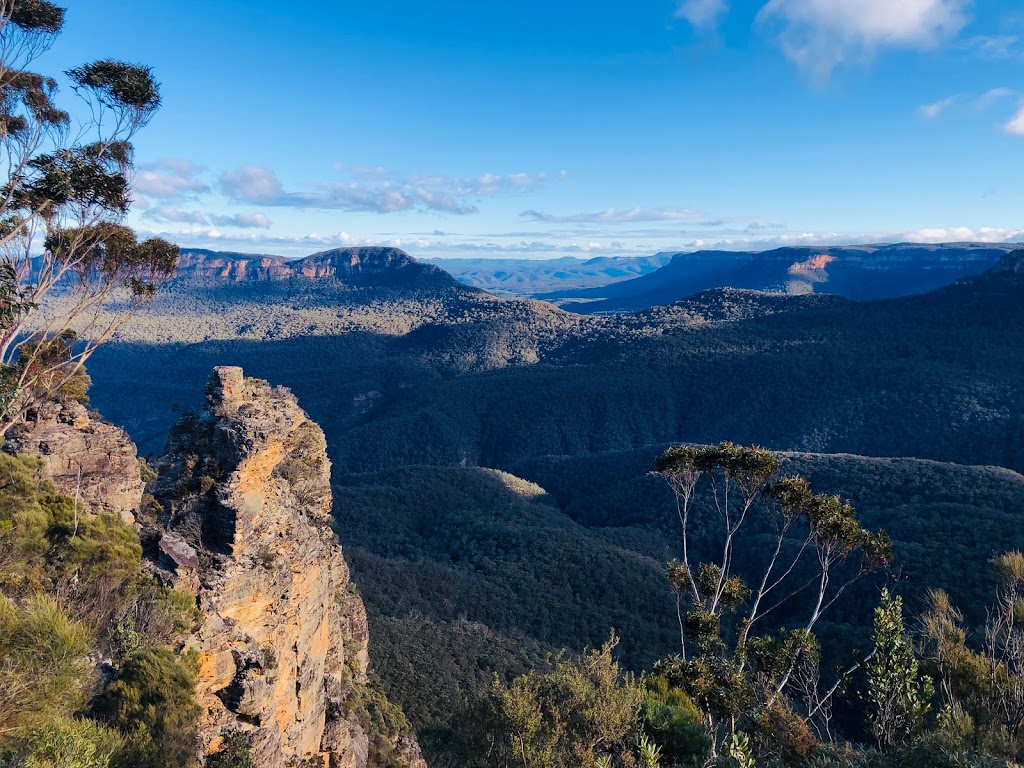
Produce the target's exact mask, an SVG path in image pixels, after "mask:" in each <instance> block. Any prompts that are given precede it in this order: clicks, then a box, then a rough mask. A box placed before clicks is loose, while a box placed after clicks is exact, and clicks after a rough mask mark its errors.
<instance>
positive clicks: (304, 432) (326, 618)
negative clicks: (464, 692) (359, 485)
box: [142, 368, 424, 768]
mask: <svg viewBox="0 0 1024 768" xmlns="http://www.w3.org/2000/svg"><path fill="white" fill-rule="evenodd" d="M156 466H157V470H158V471H159V473H160V475H159V479H158V480H157V481H156V482H155V483H154V486H153V488H152V492H153V494H154V496H155V498H156V501H157V502H158V504H151V505H150V508H149V513H148V514H149V515H150V517H148V519H143V520H142V524H143V541H144V544H145V545H146V550H147V557H148V559H149V562H150V567H151V568H152V570H153V571H154V573H155V574H156V575H157V576H158V578H160V579H161V580H162V581H164V582H165V583H167V584H170V585H173V586H174V587H175V588H177V589H182V590H187V591H190V592H191V593H193V594H195V595H196V598H197V602H198V606H199V608H200V610H201V613H202V616H203V619H202V622H201V624H200V626H199V627H198V628H197V629H195V630H194V631H193V632H192V634H191V636H190V637H189V638H188V641H187V643H186V647H187V648H188V649H190V650H194V651H195V652H196V653H197V654H198V660H199V676H198V690H197V694H198V699H199V703H200V705H201V706H202V708H203V715H202V719H201V722H200V732H201V740H202V750H203V752H204V753H207V754H209V753H211V752H215V751H217V750H218V748H219V746H220V744H221V742H222V738H223V735H224V734H225V732H226V731H227V730H230V729H241V730H243V731H245V732H246V733H247V735H248V736H249V737H250V740H251V742H252V745H253V756H254V758H255V760H256V763H257V765H258V766H260V768H270V767H274V768H277V767H278V766H285V765H293V764H297V763H298V762H300V761H304V760H308V759H312V761H313V763H312V764H316V765H323V766H330V768H364V766H366V765H367V763H368V759H369V757H370V753H371V752H372V751H373V750H374V749H378V750H380V749H381V748H382V747H381V745H380V743H379V742H380V741H381V738H382V734H380V733H379V732H378V730H379V729H376V730H375V726H374V724H373V723H372V722H368V720H367V717H366V707H365V706H363V705H361V702H365V700H366V697H367V695H368V693H367V691H368V690H369V689H368V688H367V685H368V683H369V680H368V677H367V665H368V655H367V640H368V637H367V635H368V633H367V622H366V613H365V609H364V607H363V604H362V601H361V599H360V598H359V597H358V595H357V594H356V592H355V590H354V588H353V585H352V584H351V582H350V580H349V573H348V568H347V566H346V564H345V561H344V559H343V557H342V553H341V548H340V546H339V545H338V543H337V540H336V538H335V536H334V533H333V532H332V529H331V527H330V522H331V518H330V509H331V490H330V463H329V461H328V459H327V453H326V443H325V440H324V436H323V432H322V431H321V430H320V428H319V427H318V426H317V425H316V424H314V423H313V422H311V421H310V420H309V419H308V418H307V416H306V414H305V413H304V412H303V411H302V410H301V408H299V406H298V404H297V402H296V400H295V398H294V396H293V395H292V394H291V393H290V392H289V391H288V390H286V389H283V388H272V387H270V385H268V384H267V383H266V382H264V381H259V380H256V379H247V378H245V377H244V376H243V373H242V370H241V369H240V368H218V369H216V370H215V372H214V375H213V376H212V378H211V379H210V382H209V385H208V392H207V403H206V408H205V410H204V411H203V412H202V413H200V414H198V415H194V416H189V417H186V418H185V419H183V420H182V421H181V422H180V423H179V424H178V425H177V426H176V427H175V428H174V430H173V432H172V434H171V438H170V440H169V442H168V447H167V452H166V455H165V456H164V457H163V458H162V459H160V461H159V462H158V463H157V465H156ZM144 517H145V516H144ZM376 695H378V696H379V694H376ZM383 738H384V741H386V742H387V744H386V745H385V748H386V751H388V752H389V755H388V758H389V759H390V760H391V761H392V762H391V763H389V764H392V765H408V766H423V765H424V764H423V762H422V758H421V757H420V754H419V749H418V747H417V746H416V743H415V740H414V739H413V738H412V736H411V734H409V733H408V732H395V733H389V734H383Z"/></svg>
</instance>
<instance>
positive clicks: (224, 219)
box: [210, 213, 271, 229]
mask: <svg viewBox="0 0 1024 768" xmlns="http://www.w3.org/2000/svg"><path fill="white" fill-rule="evenodd" d="M210 221H211V222H213V223H214V224H216V225H217V226H219V227H240V228H242V229H270V226H271V221H270V219H269V218H267V216H266V215H265V214H262V213H236V214H233V215H230V216H220V215H217V214H212V215H211V216H210Z"/></svg>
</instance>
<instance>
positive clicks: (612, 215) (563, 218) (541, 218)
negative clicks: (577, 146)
mask: <svg viewBox="0 0 1024 768" xmlns="http://www.w3.org/2000/svg"><path fill="white" fill-rule="evenodd" d="M520 215H521V216H523V217H524V218H526V219H529V220H530V221H537V222H543V223H545V224H624V223H630V222H641V221H643V222H649V221H683V220H693V219H699V218H701V217H703V216H704V215H705V214H703V213H702V212H701V211H697V210H693V209H690V208H628V209H621V210H620V209H617V208H608V209H606V210H604V211H596V212H594V213H575V214H569V215H557V214H553V213H545V212H543V211H523V212H522V213H521V214H520Z"/></svg>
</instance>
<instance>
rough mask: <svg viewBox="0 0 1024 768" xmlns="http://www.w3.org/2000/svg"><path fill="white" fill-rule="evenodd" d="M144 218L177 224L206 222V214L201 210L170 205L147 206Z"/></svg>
mask: <svg viewBox="0 0 1024 768" xmlns="http://www.w3.org/2000/svg"><path fill="white" fill-rule="evenodd" d="M142 218H144V219H149V220H150V221H163V222H169V223H176V224H206V223H208V222H207V220H206V216H204V215H203V214H202V213H201V212H200V211H183V210H180V209H178V208H175V207H173V206H170V205H158V206H155V207H153V208H147V209H146V211H145V213H143V214H142Z"/></svg>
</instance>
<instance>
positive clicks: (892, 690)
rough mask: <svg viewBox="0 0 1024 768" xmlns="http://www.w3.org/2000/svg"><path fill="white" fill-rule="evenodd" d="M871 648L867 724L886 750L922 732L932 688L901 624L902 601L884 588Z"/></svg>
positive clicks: (868, 673) (868, 667) (868, 674)
mask: <svg viewBox="0 0 1024 768" xmlns="http://www.w3.org/2000/svg"><path fill="white" fill-rule="evenodd" d="M874 645H875V647H874V652H873V653H872V654H871V658H870V659H869V660H868V661H867V665H866V667H867V678H868V690H867V705H868V721H869V722H870V725H871V733H872V735H873V736H874V738H875V742H876V743H877V744H878V747H879V749H882V750H888V749H890V748H892V747H893V746H894V745H895V744H899V743H901V742H906V741H908V740H910V739H911V738H913V737H914V736H916V735H917V734H918V733H920V732H921V729H922V728H923V727H924V717H925V715H926V714H927V713H928V711H929V710H930V709H931V698H932V694H933V692H934V688H933V686H932V681H931V679H930V678H928V677H927V676H924V675H921V674H920V673H919V671H918V664H917V658H916V656H915V655H914V648H913V645H912V642H911V639H910V636H909V635H908V633H907V631H906V628H905V626H904V624H903V598H901V597H899V596H897V597H893V596H892V595H891V594H890V593H889V590H887V589H886V590H883V591H882V602H881V604H880V605H879V606H878V608H876V609H875V632H874Z"/></svg>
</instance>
